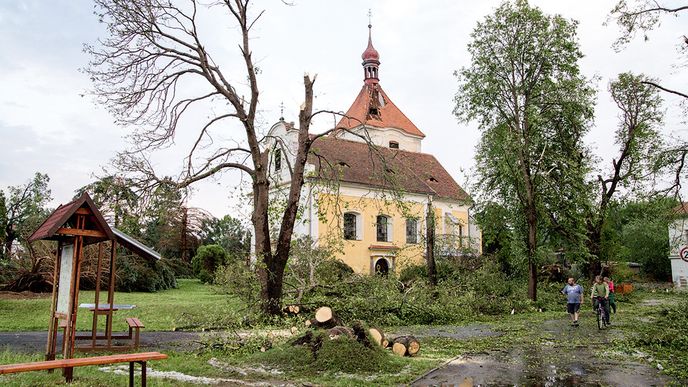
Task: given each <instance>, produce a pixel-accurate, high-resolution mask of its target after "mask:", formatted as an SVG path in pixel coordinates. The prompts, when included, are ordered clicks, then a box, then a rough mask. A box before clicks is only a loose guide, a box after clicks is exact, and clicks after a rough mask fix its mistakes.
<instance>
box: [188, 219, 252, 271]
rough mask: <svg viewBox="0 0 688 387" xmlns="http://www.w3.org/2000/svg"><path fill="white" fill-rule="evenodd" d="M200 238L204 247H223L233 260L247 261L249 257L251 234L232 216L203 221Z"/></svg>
mask: <svg viewBox="0 0 688 387" xmlns="http://www.w3.org/2000/svg"><path fill="white" fill-rule="evenodd" d="M200 238H201V243H202V244H204V245H209V244H215V245H220V246H222V248H223V249H225V251H226V252H227V254H229V256H230V257H231V258H233V259H238V260H241V261H245V260H247V259H248V257H249V254H250V250H251V246H250V244H251V233H250V231H249V230H247V229H246V228H245V227H244V225H242V224H241V221H239V220H238V219H235V218H233V217H231V216H230V215H225V216H223V217H222V218H215V217H210V218H206V219H203V221H202V223H201V229H200Z"/></svg>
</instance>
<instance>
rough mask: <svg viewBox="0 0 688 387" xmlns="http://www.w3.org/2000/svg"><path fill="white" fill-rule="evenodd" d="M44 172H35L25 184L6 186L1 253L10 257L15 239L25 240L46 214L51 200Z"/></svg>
mask: <svg viewBox="0 0 688 387" xmlns="http://www.w3.org/2000/svg"><path fill="white" fill-rule="evenodd" d="M49 182H50V178H49V177H48V175H46V174H42V173H39V172H36V174H35V175H34V177H33V179H32V180H31V181H29V182H27V183H26V184H23V185H19V186H15V187H9V188H7V199H6V204H5V206H6V210H5V216H4V221H3V224H2V226H3V228H4V233H3V234H4V240H3V246H2V249H3V254H4V256H5V257H7V258H11V257H12V246H13V244H14V242H15V241H20V242H25V241H26V239H27V238H28V237H29V236H30V235H31V233H33V231H34V230H35V229H36V228H37V227H38V226H39V225H40V224H41V222H42V221H43V220H44V219H45V216H46V215H47V212H48V211H47V209H46V206H47V204H48V202H49V201H50V200H51V196H50V189H49V188H48V183H49Z"/></svg>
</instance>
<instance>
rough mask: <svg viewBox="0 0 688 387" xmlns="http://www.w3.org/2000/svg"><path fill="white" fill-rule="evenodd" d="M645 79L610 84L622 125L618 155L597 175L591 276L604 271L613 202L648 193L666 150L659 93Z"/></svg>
mask: <svg viewBox="0 0 688 387" xmlns="http://www.w3.org/2000/svg"><path fill="white" fill-rule="evenodd" d="M647 79H648V78H647V77H645V76H643V75H633V74H631V73H624V74H620V75H619V76H618V78H617V79H616V80H614V81H613V82H611V83H610V85H609V91H610V93H611V96H612V99H613V100H614V102H615V103H616V106H617V107H618V108H619V111H620V113H619V124H618V127H617V129H616V133H615V135H616V136H615V143H616V145H617V146H618V147H619V151H618V153H617V154H616V155H615V157H614V158H613V159H612V162H611V168H610V171H608V172H600V174H599V175H597V182H598V190H599V191H598V192H599V196H598V203H597V208H596V213H594V214H592V215H591V216H590V217H589V219H590V222H589V230H588V238H589V250H590V254H591V265H590V274H591V276H594V275H598V274H599V272H600V270H601V265H600V257H601V255H602V252H601V240H602V233H603V229H604V222H605V219H606V217H607V212H608V209H609V205H610V203H611V201H612V198H613V197H614V196H615V195H619V194H620V193H623V192H620V190H621V189H624V190H625V193H627V194H630V193H644V192H646V191H648V190H649V188H650V187H646V186H645V185H644V184H643V183H644V181H645V180H646V176H647V175H649V174H650V173H651V171H652V169H653V163H652V160H653V157H654V155H655V154H656V153H657V152H658V151H659V150H660V149H661V148H662V138H661V135H660V132H659V130H660V127H661V125H662V120H663V117H664V112H663V110H662V99H661V98H660V97H659V95H658V91H657V90H656V89H655V88H653V87H652V86H650V85H648V84H647V83H646V82H645V80H647Z"/></svg>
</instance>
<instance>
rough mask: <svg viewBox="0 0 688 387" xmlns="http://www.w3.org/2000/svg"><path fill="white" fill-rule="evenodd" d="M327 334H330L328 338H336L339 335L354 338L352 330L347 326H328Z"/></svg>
mask: <svg viewBox="0 0 688 387" xmlns="http://www.w3.org/2000/svg"><path fill="white" fill-rule="evenodd" d="M327 334H328V335H330V340H337V339H338V338H340V337H348V338H350V339H353V338H354V331H353V329H351V328H349V327H342V326H337V327H334V328H330V329H328V330H327Z"/></svg>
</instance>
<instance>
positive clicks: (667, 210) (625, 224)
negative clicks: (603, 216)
mask: <svg viewBox="0 0 688 387" xmlns="http://www.w3.org/2000/svg"><path fill="white" fill-rule="evenodd" d="M677 204H678V202H677V201H676V200H674V199H672V198H663V197H658V198H653V199H649V200H633V201H614V202H612V203H611V204H610V206H609V209H608V215H607V220H606V222H605V224H604V229H603V238H602V243H601V248H602V249H601V250H602V257H603V258H604V259H605V260H608V261H625V262H638V263H641V264H642V268H643V271H644V272H645V273H646V274H648V275H650V276H652V277H654V278H655V279H657V280H662V281H663V280H666V279H667V278H668V276H669V275H670V274H671V263H670V261H669V259H668V258H667V257H668V256H669V231H668V230H669V223H670V222H671V221H672V219H671V215H672V213H673V212H672V210H673V209H674V208H675V207H676V206H677Z"/></svg>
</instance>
